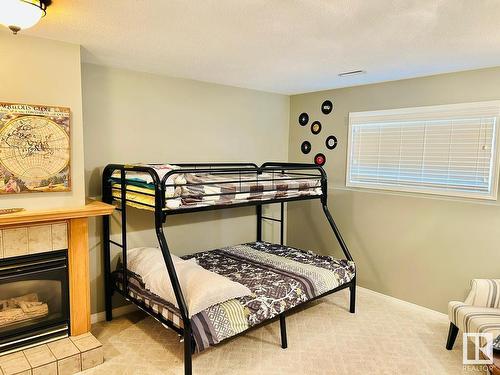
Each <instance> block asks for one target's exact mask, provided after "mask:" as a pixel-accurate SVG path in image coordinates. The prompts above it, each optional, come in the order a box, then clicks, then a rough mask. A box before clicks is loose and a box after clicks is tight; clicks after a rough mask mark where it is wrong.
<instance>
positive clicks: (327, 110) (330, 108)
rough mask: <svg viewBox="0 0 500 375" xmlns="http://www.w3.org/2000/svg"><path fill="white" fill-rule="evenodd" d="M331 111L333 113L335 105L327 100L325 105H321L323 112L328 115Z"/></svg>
mask: <svg viewBox="0 0 500 375" xmlns="http://www.w3.org/2000/svg"><path fill="white" fill-rule="evenodd" d="M331 111H333V103H332V102H331V101H330V100H325V101H324V102H323V104H321V112H323V114H325V115H328V114H330V112H331Z"/></svg>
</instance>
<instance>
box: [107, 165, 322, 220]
mask: <svg viewBox="0 0 500 375" xmlns="http://www.w3.org/2000/svg"><path fill="white" fill-rule="evenodd" d="M147 166H149V167H152V168H154V169H155V171H156V173H157V174H158V176H159V177H160V179H162V178H163V176H165V175H166V174H167V173H169V172H171V171H172V170H178V171H179V172H178V173H176V174H173V175H171V176H170V177H169V178H168V179H167V181H166V185H167V186H166V191H165V209H166V210H176V209H185V208H197V207H207V206H215V205H231V204H237V203H244V202H249V201H265V200H271V199H275V198H296V197H301V196H306V195H321V194H322V191H321V178H320V176H315V175H307V174H305V175H304V174H303V175H300V174H297V173H295V174H294V173H290V174H285V173H281V172H266V173H262V174H259V175H257V174H256V173H255V172H248V171H247V172H245V171H244V170H243V171H242V173H241V174H237V173H232V174H231V173H222V174H220V173H219V174H217V173H201V172H200V173H181V171H182V170H181V169H180V168H179V167H176V166H172V165H147ZM126 178H127V191H126V197H127V204H128V205H130V206H133V207H137V208H142V209H147V210H153V209H154V206H155V197H154V184H153V180H152V178H151V176H150V175H149V174H148V173H142V172H127V176H126ZM112 185H113V197H114V198H115V199H117V200H120V197H121V192H120V188H121V181H120V172H119V171H117V172H115V173H114V174H113V176H112Z"/></svg>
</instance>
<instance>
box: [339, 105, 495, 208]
mask: <svg viewBox="0 0 500 375" xmlns="http://www.w3.org/2000/svg"><path fill="white" fill-rule="evenodd" d="M430 116H433V117H432V120H439V119H453V118H456V119H463V116H482V117H487V116H488V117H495V124H494V130H493V140H492V154H493V157H492V163H491V164H490V191H489V192H488V193H484V194H483V193H478V192H467V191H459V190H456V191H453V190H445V189H444V188H441V189H439V188H432V187H428V188H425V187H417V186H415V187H412V186H398V185H392V184H383V183H369V182H356V181H351V164H352V155H351V151H352V140H353V127H354V126H353V125H356V122H358V123H359V122H360V121H361V120H362V119H364V120H365V121H366V120H368V119H369V120H370V122H372V123H377V122H384V121H385V122H389V121H417V120H431V119H430ZM434 116H435V117H434ZM348 121H349V126H348V136H347V159H346V175H345V184H346V187H348V188H356V189H363V190H364V189H366V190H382V191H392V192H395V193H398V192H400V193H412V194H415V195H419V196H422V195H428V194H431V195H438V196H447V197H455V198H465V199H475V200H497V197H498V183H499V180H500V177H499V175H500V147H499V143H500V142H499V138H498V137H499V135H500V134H499V133H500V131H499V128H500V100H491V101H481V102H469V103H459V104H445V105H434V106H420V107H407V108H397V109H385V110H376V111H361V112H349V119H348Z"/></svg>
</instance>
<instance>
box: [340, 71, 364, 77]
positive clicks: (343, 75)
mask: <svg viewBox="0 0 500 375" xmlns="http://www.w3.org/2000/svg"><path fill="white" fill-rule="evenodd" d="M363 73H366V72H365V71H364V70H351V71H350V72H344V73H339V77H345V76H354V75H356V74H363Z"/></svg>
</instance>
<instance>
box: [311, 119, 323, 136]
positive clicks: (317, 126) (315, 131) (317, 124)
mask: <svg viewBox="0 0 500 375" xmlns="http://www.w3.org/2000/svg"><path fill="white" fill-rule="evenodd" d="M320 131H321V122H319V121H314V122H313V123H312V124H311V132H312V133H313V134H319V132H320Z"/></svg>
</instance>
